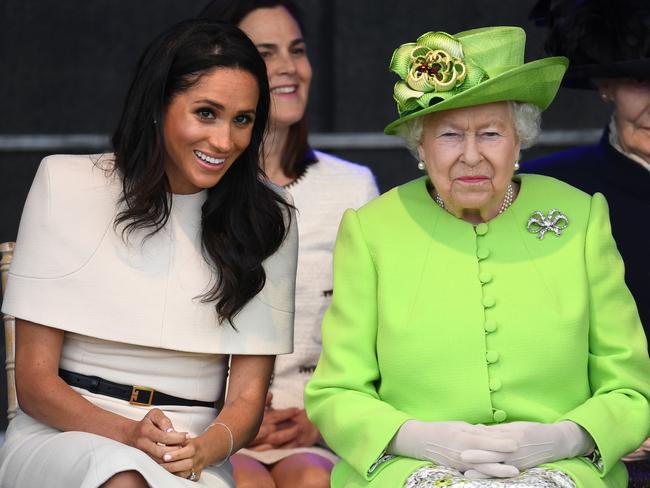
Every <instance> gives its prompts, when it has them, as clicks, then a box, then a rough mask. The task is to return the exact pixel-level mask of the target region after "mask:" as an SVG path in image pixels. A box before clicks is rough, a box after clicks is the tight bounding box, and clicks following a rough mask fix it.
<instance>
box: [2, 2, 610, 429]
mask: <svg viewBox="0 0 650 488" xmlns="http://www.w3.org/2000/svg"><path fill="white" fill-rule="evenodd" d="M296 1H297V2H298V3H299V4H300V5H301V6H302V7H303V10H304V13H305V21H306V32H305V37H306V39H307V43H308V46H309V55H310V59H311V62H312V65H313V68H314V80H313V82H312V88H311V97H310V106H309V119H310V126H311V129H312V133H313V134H314V138H313V139H312V140H313V141H314V142H315V145H316V146H317V148H319V149H325V150H328V151H329V152H333V153H336V154H338V155H340V156H342V157H344V158H346V159H350V160H353V161H357V162H360V163H363V164H366V165H367V166H369V167H370V168H371V169H372V170H373V171H374V172H375V174H376V176H377V179H378V183H379V186H380V189H381V190H382V191H385V190H387V189H388V188H391V187H393V186H395V185H397V184H400V183H403V182H405V181H407V180H409V179H411V178H413V177H415V176H417V175H418V174H419V172H418V170H417V169H416V162H415V161H414V160H413V159H412V158H411V156H410V155H409V154H408V152H407V151H406V150H405V149H404V148H402V147H401V146H400V145H399V144H398V143H397V142H392V139H377V138H376V137H374V138H373V137H371V138H370V139H371V141H374V140H379V141H381V142H383V144H384V147H379V144H373V143H372V142H370V143H368V144H363V147H351V146H353V144H348V145H346V144H345V143H342V142H341V140H340V138H337V137H334V139H333V140H334V142H332V138H331V137H330V138H329V139H328V138H323V137H322V136H323V135H324V134H325V135H327V134H332V135H341V134H343V133H345V134H346V135H350V134H349V133H370V134H372V135H378V134H379V133H380V132H381V131H382V129H383V127H384V126H385V125H386V124H387V123H388V122H390V121H392V120H393V119H394V118H395V117H396V110H395V105H394V102H393V100H392V86H393V84H394V83H395V81H396V76H395V75H393V74H392V73H390V72H389V71H388V69H387V65H388V61H389V59H390V55H391V53H392V51H393V49H394V48H396V47H397V46H398V45H400V44H402V43H405V42H412V41H414V40H415V39H416V38H417V37H418V36H419V35H420V34H422V33H423V32H426V31H429V30H442V31H446V32H449V33H452V34H453V33H455V32H459V31H462V30H466V29H470V28H474V27H483V26H486V25H519V26H521V27H523V28H524V29H525V30H526V32H527V35H528V42H527V46H526V59H527V60H528V59H533V58H536V57H540V56H542V55H543V48H542V38H543V31H542V30H541V29H539V28H537V27H535V26H534V25H533V23H532V22H530V21H529V20H528V18H527V17H528V11H529V10H530V8H531V6H532V4H533V3H534V2H532V1H522V0H463V1H442V0H439V1H435V0H434V1H425V0H417V1H416V0H399V1H386V0H296ZM205 3H206V2H205V0H201V1H199V0H183V1H181V0H128V1H127V0H110V1H109V0H92V1H88V0H84V1H82V0H65V1H54V0H0V185H1V186H0V188H1V191H0V242H3V241H7V240H15V238H16V233H17V228H18V222H19V219H20V213H21V210H22V206H23V202H24V200H25V197H26V195H27V191H28V190H29V186H30V183H31V180H32V178H33V176H34V173H35V171H36V168H37V166H38V163H39V161H40V160H41V158H42V157H43V156H45V155H46V154H50V153H52V152H65V153H88V152H101V151H102V150H108V149H109V147H107V145H106V144H103V143H101V142H100V143H98V144H97V143H82V144H69V145H67V146H66V145H63V146H59V147H57V148H54V147H43V146H40V148H34V147H27V148H18V147H17V146H16V143H15V140H16V139H15V137H12V136H25V135H69V134H91V135H99V136H108V135H109V134H110V133H111V132H112V130H113V128H114V126H115V123H116V121H117V118H118V115H119V112H120V109H121V104H122V98H123V96H124V95H125V93H126V89H127V87H128V83H129V79H130V76H131V74H132V71H133V69H134V67H135V63H136V61H137V59H138V57H139V55H140V53H141V52H142V50H143V48H144V47H145V45H146V44H147V43H148V42H149V40H151V39H152V38H153V37H154V36H155V35H156V34H158V33H159V32H161V31H162V30H163V29H165V28H166V27H167V26H169V25H171V24H173V23H175V22H177V21H180V20H183V19H187V18H190V17H192V16H193V15H194V14H196V13H197V12H198V11H200V9H201V8H202V6H203V5H204V4H205ZM608 116H609V115H608V110H607V107H606V106H605V105H604V104H602V103H600V102H599V99H598V97H597V94H596V93H595V92H589V91H585V92H580V91H575V90H561V91H560V94H559V95H558V97H557V99H556V101H555V102H554V104H553V105H552V106H551V108H549V109H548V110H547V111H546V112H545V115H544V130H545V133H544V135H545V136H547V137H546V139H543V140H542V144H541V145H538V146H536V147H535V148H532V149H530V150H528V151H527V152H526V153H525V154H524V158H523V159H524V160H525V159H531V158H532V157H535V156H537V155H541V154H545V153H548V152H552V151H556V150H558V149H561V148H562V145H574V144H577V143H579V142H584V141H589V140H593V139H594V137H595V134H596V131H594V130H592V131H587V130H584V129H601V128H602V127H603V126H604V125H605V123H606V121H607V119H608ZM569 129H570V130H571V131H575V130H576V129H580V130H579V131H578V132H577V133H576V132H570V133H568V132H566V130H569ZM562 135H565V136H567V137H568V139H567V141H566V142H564V143H562V144H560V143H558V142H557V137H559V136H562ZM101 140H107V138H106V137H104V138H103V139H102V137H100V141H101ZM359 140H360V138H359ZM318 141H321V144H318ZM328 141H329V142H328ZM337 141H338V142H337ZM84 144H85V147H84ZM357 145H358V144H357ZM373 145H375V147H372V146H373ZM386 145H387V146H388V147H385V146H386ZM35 306H38V304H35ZM2 350H3V351H4V347H2ZM2 357H4V354H3V356H2ZM0 378H1V380H0V392H1V394H0V396H1V400H2V402H0V419H1V420H0V429H1V428H4V425H5V423H4V422H5V420H4V418H5V417H4V415H3V412H4V411H5V405H3V404H4V403H5V402H6V395H5V393H4V392H5V388H4V383H1V382H4V375H2V374H0Z"/></svg>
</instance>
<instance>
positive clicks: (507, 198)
mask: <svg viewBox="0 0 650 488" xmlns="http://www.w3.org/2000/svg"><path fill="white" fill-rule="evenodd" d="M433 199H434V200H435V201H436V203H437V204H438V206H439V207H440V208H442V209H444V210H447V208H446V207H445V202H444V201H443V200H442V197H441V196H440V193H438V192H436V195H435V196H434V197H433ZM514 199H515V187H514V185H513V184H512V183H508V188H506V194H505V195H504V197H503V202H501V206H500V207H499V214H502V213H503V212H505V211H506V209H507V208H508V207H509V206H510V205H512V202H513V200H514Z"/></svg>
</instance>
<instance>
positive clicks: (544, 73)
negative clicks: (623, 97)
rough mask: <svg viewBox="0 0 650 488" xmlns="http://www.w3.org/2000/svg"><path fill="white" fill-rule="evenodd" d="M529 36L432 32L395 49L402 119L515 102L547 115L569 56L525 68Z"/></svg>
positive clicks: (510, 31)
mask: <svg viewBox="0 0 650 488" xmlns="http://www.w3.org/2000/svg"><path fill="white" fill-rule="evenodd" d="M525 45H526V33H525V32H524V30H523V29H521V28H519V27H484V28H481V29H473V30H469V31H464V32H460V33H458V34H454V35H450V34H447V33H446V32H427V33H426V34H423V35H421V36H420V37H419V38H418V39H417V41H415V42H410V43H408V44H402V45H401V46H400V47H398V48H397V49H395V51H394V52H393V56H392V58H391V60H390V65H389V69H390V70H391V71H393V72H394V73H396V74H397V75H398V76H399V77H400V78H401V79H400V81H398V82H397V83H396V84H395V87H394V88H393V98H394V99H395V102H397V111H398V113H399V118H398V119H397V120H395V121H394V122H392V123H390V124H388V125H387V126H386V128H385V129H384V132H385V133H386V134H395V133H396V128H397V126H399V125H400V124H402V123H404V122H406V121H407V120H410V119H413V118H416V117H421V116H423V115H426V114H430V113H433V112H439V111H442V110H449V109H453V108H461V107H468V106H472V105H481V104H484V103H492V102H500V101H505V100H514V101H519V102H529V103H533V104H534V105H537V106H538V107H539V108H540V109H542V110H544V109H546V107H548V106H549V105H550V104H551V102H552V101H553V98H555V94H556V93H557V90H558V88H559V86H560V82H561V81H562V76H563V75H564V72H565V71H566V68H567V66H568V64H569V61H568V59H567V58H565V57H563V56H557V57H550V58H543V59H538V60H536V61H531V62H529V63H524V48H525Z"/></svg>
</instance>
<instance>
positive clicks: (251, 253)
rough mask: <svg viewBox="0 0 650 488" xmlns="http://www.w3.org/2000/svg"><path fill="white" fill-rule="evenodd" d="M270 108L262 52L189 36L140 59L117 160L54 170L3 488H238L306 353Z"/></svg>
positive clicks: (16, 303) (208, 27) (26, 246)
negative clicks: (245, 460)
mask: <svg viewBox="0 0 650 488" xmlns="http://www.w3.org/2000/svg"><path fill="white" fill-rule="evenodd" d="M268 108H269V95H268V81H267V77H266V69H265V66H264V62H263V61H262V59H261V58H260V56H259V54H258V53H257V50H256V49H255V47H254V46H253V44H252V43H251V42H250V40H249V39H248V38H247V37H246V36H245V35H244V34H242V33H241V32H240V31H239V30H238V29H236V28H234V27H231V26H229V25H226V24H221V23H217V22H209V21H188V22H184V23H181V24H178V25H177V26H174V27H172V28H171V29H169V30H168V31H166V32H165V33H163V34H162V35H161V36H160V37H158V38H157V39H156V40H155V41H154V42H153V43H152V44H151V45H150V46H149V48H148V49H147V51H146V52H145V54H144V56H143V57H142V58H141V61H140V64H139V66H138V69H137V73H136V76H135V79H134V81H133V83H132V85H131V88H130V91H129V94H128V96H127V100H126V103H125V108H124V111H123V114H122V118H121V121H120V124H119V127H118V129H117V131H116V133H115V135H114V137H113V144H114V150H115V152H114V154H112V155H102V156H98V157H91V156H52V157H49V158H46V159H45V160H44V161H43V162H42V163H41V166H40V168H39V171H38V173H37V175H36V178H35V180H34V183H33V185H32V189H31V191H30V194H29V196H28V199H27V203H26V205H25V209H24V212H23V217H22V221H21V226H20V230H19V235H18V243H17V248H16V254H15V260H14V263H13V265H12V268H11V273H10V278H9V285H8V290H7V295H6V297H5V301H4V309H3V311H5V312H7V313H10V314H12V315H14V316H15V317H16V318H17V319H16V381H17V389H18V399H19V404H20V410H19V412H18V414H17V416H16V418H15V419H13V420H12V422H11V424H10V426H9V429H8V431H7V437H6V442H5V444H4V446H3V448H2V450H1V451H0V462H1V465H0V485H1V486H11V487H14V488H20V487H34V486H43V485H44V484H45V485H47V486H48V487H66V488H68V487H73V486H74V487H98V486H102V487H146V486H153V487H165V488H167V487H184V486H185V487H186V486H193V485H194V482H197V483H198V484H199V485H202V486H209V487H215V488H216V487H232V486H234V482H233V480H232V476H231V473H230V465H229V463H228V457H229V455H230V454H231V453H232V452H234V451H236V450H237V449H238V448H239V447H241V446H243V445H246V444H247V443H248V442H250V440H251V439H252V438H253V437H254V436H255V433H256V432H257V429H258V426H259V423H260V421H261V418H262V412H263V409H264V401H265V398H266V391H267V386H268V381H269V378H270V375H271V372H272V368H273V359H274V355H275V354H278V353H286V352H290V351H291V348H292V344H291V339H292V320H293V288H294V280H295V266H296V253H297V247H296V246H297V233H296V229H295V225H294V223H292V219H293V217H292V212H291V207H290V205H288V204H287V203H286V202H285V200H284V199H283V196H282V194H281V192H280V193H279V192H277V191H276V190H274V189H273V188H271V187H270V186H269V185H268V184H266V183H265V182H264V181H263V179H262V178H261V172H260V170H259V165H258V153H259V148H260V142H261V140H262V138H263V135H264V131H265V126H266V122H267V114H268ZM228 355H232V356H231V362H230V374H229V378H230V379H229V382H228V387H227V396H226V400H225V402H224V403H223V405H221V404H220V403H221V402H218V400H219V399H220V398H222V397H223V396H224V394H225V393H226V392H225V388H224V378H225V377H226V371H227V358H228ZM215 402H216V405H217V406H218V407H219V408H218V409H215Z"/></svg>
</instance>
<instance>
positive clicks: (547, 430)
mask: <svg viewBox="0 0 650 488" xmlns="http://www.w3.org/2000/svg"><path fill="white" fill-rule="evenodd" d="M482 428H483V429H484V430H485V431H492V432H495V433H498V434H500V435H502V436H505V437H508V438H510V439H513V440H515V441H516V442H517V444H518V445H519V449H517V450H516V451H514V452H512V453H508V454H506V456H503V457H502V456H499V459H500V461H499V462H504V463H507V464H511V465H513V466H515V467H516V468H518V469H519V470H524V469H527V468H532V467H534V466H539V465H540V464H543V463H548V462H551V461H558V460H560V459H570V458H573V457H576V456H581V455H583V454H587V453H588V452H590V451H592V450H593V449H594V440H593V439H592V438H591V436H590V435H589V434H588V433H587V432H586V431H585V430H583V429H582V427H580V426H579V425H578V424H576V423H574V422H571V421H569V420H564V421H562V422H558V423H556V424H542V423H539V422H511V423H509V424H499V425H491V426H482ZM494 458H495V454H494V453H493V452H490V450H487V449H481V450H473V449H472V450H466V451H465V452H463V453H462V456H461V460H462V461H464V462H466V463H470V464H475V465H477V466H478V465H480V464H482V463H489V462H492V459H494ZM474 471H479V473H476V472H474ZM481 472H482V473H483V474H486V475H490V473H487V472H486V471H484V470H482V469H476V468H475V469H474V470H472V471H469V472H467V473H465V476H467V477H468V478H479V477H485V476H481Z"/></svg>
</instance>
